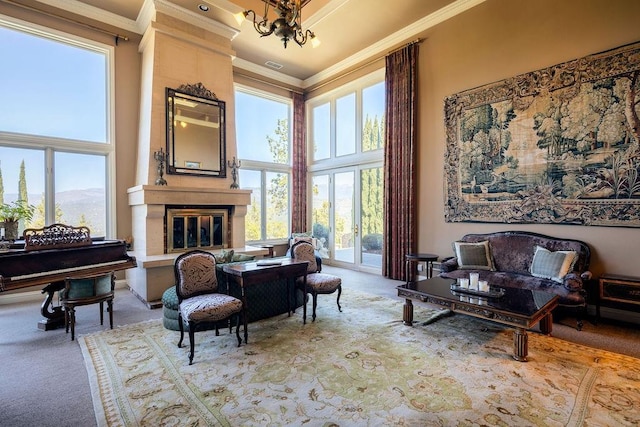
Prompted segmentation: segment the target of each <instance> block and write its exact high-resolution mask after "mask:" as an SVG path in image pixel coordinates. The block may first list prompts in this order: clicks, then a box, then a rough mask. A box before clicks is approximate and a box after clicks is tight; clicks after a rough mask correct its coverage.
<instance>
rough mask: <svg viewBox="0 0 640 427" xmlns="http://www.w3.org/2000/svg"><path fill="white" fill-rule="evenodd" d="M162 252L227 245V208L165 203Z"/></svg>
mask: <svg viewBox="0 0 640 427" xmlns="http://www.w3.org/2000/svg"><path fill="white" fill-rule="evenodd" d="M165 218H166V230H167V232H166V236H167V239H166V253H173V252H184V251H187V250H191V249H203V250H210V249H223V248H228V247H230V244H229V242H230V239H229V237H230V233H229V230H230V227H229V208H227V207H175V206H166V215H165Z"/></svg>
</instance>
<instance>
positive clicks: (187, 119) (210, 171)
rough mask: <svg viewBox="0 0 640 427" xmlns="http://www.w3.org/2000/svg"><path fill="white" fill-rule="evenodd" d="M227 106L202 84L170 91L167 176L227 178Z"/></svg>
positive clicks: (168, 94) (168, 99)
mask: <svg viewBox="0 0 640 427" xmlns="http://www.w3.org/2000/svg"><path fill="white" fill-rule="evenodd" d="M225 152H226V147H225V105H224V101H220V100H218V98H217V97H216V96H215V94H214V93H212V92H211V91H210V90H208V89H206V88H205V87H204V86H203V85H202V83H197V84H195V85H182V86H180V87H179V88H178V89H170V88H167V173H170V174H181V175H201V176H202V175H204V176H214V177H220V178H224V177H226V160H225Z"/></svg>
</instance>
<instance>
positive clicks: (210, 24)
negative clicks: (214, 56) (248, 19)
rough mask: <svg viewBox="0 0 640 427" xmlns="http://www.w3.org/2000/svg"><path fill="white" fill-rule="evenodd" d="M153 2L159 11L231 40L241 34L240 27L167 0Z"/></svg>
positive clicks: (154, 0)
mask: <svg viewBox="0 0 640 427" xmlns="http://www.w3.org/2000/svg"><path fill="white" fill-rule="evenodd" d="M153 2H154V4H155V10H156V11H157V12H162V13H165V14H167V15H169V16H171V17H173V18H176V19H179V20H180V21H183V22H186V23H188V24H192V25H195V26H196V27H200V28H202V29H204V30H207V31H210V32H212V33H214V34H218V35H220V36H222V37H225V38H227V39H229V40H233V39H234V38H236V36H237V35H238V34H240V29H239V28H233V27H230V26H229V25H226V24H223V23H221V22H219V21H217V20H215V19H210V18H207V17H205V16H203V15H200V14H198V13H196V12H192V11H190V10H187V9H185V8H183V7H180V6H178V5H176V4H174V3H171V2H169V1H167V0H153Z"/></svg>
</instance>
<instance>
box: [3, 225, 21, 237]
mask: <svg viewBox="0 0 640 427" xmlns="http://www.w3.org/2000/svg"><path fill="white" fill-rule="evenodd" d="M4 238H5V239H6V240H18V221H5V222H4Z"/></svg>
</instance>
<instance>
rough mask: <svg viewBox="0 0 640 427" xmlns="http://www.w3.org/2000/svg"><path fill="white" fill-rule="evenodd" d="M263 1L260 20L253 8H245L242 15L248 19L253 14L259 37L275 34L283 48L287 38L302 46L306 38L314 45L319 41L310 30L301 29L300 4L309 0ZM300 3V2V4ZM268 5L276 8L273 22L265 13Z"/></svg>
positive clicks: (254, 26) (287, 41) (254, 25)
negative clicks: (275, 17) (275, 16)
mask: <svg viewBox="0 0 640 427" xmlns="http://www.w3.org/2000/svg"><path fill="white" fill-rule="evenodd" d="M262 1H263V2H264V13H263V15H262V20H259V21H258V20H257V16H256V13H255V12H254V11H253V10H246V11H244V12H243V15H244V17H245V18H246V19H249V18H248V17H249V15H250V14H251V15H253V28H255V30H256V31H257V32H258V34H260V37H266V36H270V35H271V34H275V35H276V36H278V37H279V38H280V40H282V42H283V43H284V47H285V49H286V48H287V43H289V40H293V41H294V42H296V43H298V45H299V46H303V45H304V44H305V43H306V42H307V40H311V45H312V46H313V47H316V46H318V45H319V44H320V41H319V40H318V39H317V38H316V35H315V34H313V32H312V31H311V30H307V31H303V30H302V6H304V5H305V4H307V3H308V2H309V1H311V0H304V1H302V2H301V0H262ZM301 3H302V4H301ZM269 6H273V7H274V9H275V10H276V14H277V15H278V18H277V19H276V20H274V21H273V22H269V20H268V19H267V15H268V12H269Z"/></svg>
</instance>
